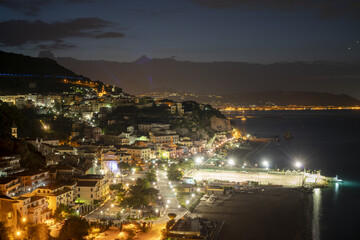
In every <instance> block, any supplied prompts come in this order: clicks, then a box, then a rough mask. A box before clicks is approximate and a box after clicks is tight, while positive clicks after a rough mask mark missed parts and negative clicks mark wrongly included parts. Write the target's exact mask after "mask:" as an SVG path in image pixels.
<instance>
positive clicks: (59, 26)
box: [0, 18, 124, 48]
mask: <svg viewBox="0 0 360 240" xmlns="http://www.w3.org/2000/svg"><path fill="white" fill-rule="evenodd" d="M114 25H115V24H114V23H112V22H109V21H106V20H103V19H100V18H77V19H71V20H67V21H62V22H51V23H48V22H44V21H41V20H36V21H27V20H10V21H3V22H0V32H2V33H6V34H1V35H0V44H1V45H3V46H17V47H19V46H23V45H25V44H39V47H40V48H47V47H46V46H53V47H56V48H67V47H73V45H71V44H69V43H65V42H64V41H63V39H65V38H79V37H87V38H111V37H124V34H123V33H118V32H104V33H101V32H102V31H101V30H103V29H104V28H108V27H111V26H114ZM93 31H101V32H100V33H94V32H93ZM44 42H45V44H44ZM48 42H52V43H51V44H50V45H49V44H48Z"/></svg>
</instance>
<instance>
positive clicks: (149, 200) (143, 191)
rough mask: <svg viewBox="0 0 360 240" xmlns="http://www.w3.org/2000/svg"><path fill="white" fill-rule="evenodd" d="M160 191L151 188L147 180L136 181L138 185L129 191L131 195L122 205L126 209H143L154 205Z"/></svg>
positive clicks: (139, 179)
mask: <svg viewBox="0 0 360 240" xmlns="http://www.w3.org/2000/svg"><path fill="white" fill-rule="evenodd" d="M158 193H159V190H157V189H155V188H152V187H150V183H149V181H148V180H147V179H141V178H138V179H136V183H135V185H134V186H132V187H131V188H130V190H129V195H128V196H127V197H125V198H124V200H123V202H122V203H121V204H122V205H123V206H124V207H127V206H129V207H143V206H148V205H150V204H154V203H155V200H156V195H157V194H158Z"/></svg>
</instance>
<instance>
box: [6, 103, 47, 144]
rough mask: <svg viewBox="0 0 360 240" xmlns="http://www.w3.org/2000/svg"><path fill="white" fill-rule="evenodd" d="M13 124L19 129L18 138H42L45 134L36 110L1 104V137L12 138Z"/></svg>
mask: <svg viewBox="0 0 360 240" xmlns="http://www.w3.org/2000/svg"><path fill="white" fill-rule="evenodd" d="M13 123H15V124H16V127H17V128H18V137H19V138H22V137H29V138H36V137H42V136H43V135H44V132H43V131H42V126H41V123H40V121H39V119H37V115H36V113H35V110H34V109H31V108H23V109H18V108H17V107H15V106H9V105H8V104H7V103H0V137H6V136H10V132H11V127H12V125H13Z"/></svg>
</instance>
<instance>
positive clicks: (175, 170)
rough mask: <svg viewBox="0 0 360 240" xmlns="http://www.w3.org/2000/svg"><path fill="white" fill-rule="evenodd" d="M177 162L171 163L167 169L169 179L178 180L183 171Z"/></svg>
mask: <svg viewBox="0 0 360 240" xmlns="http://www.w3.org/2000/svg"><path fill="white" fill-rule="evenodd" d="M179 169H180V166H179V165H178V164H172V165H171V166H170V167H169V169H168V179H169V180H170V181H178V180H179V179H180V178H182V176H183V172H182V171H181V170H179Z"/></svg>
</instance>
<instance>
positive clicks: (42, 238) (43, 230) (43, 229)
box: [27, 223, 50, 240]
mask: <svg viewBox="0 0 360 240" xmlns="http://www.w3.org/2000/svg"><path fill="white" fill-rule="evenodd" d="M27 239H28V240H48V239H50V230H49V228H48V226H47V225H46V224H45V223H40V224H35V225H31V226H29V227H28V229H27Z"/></svg>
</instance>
